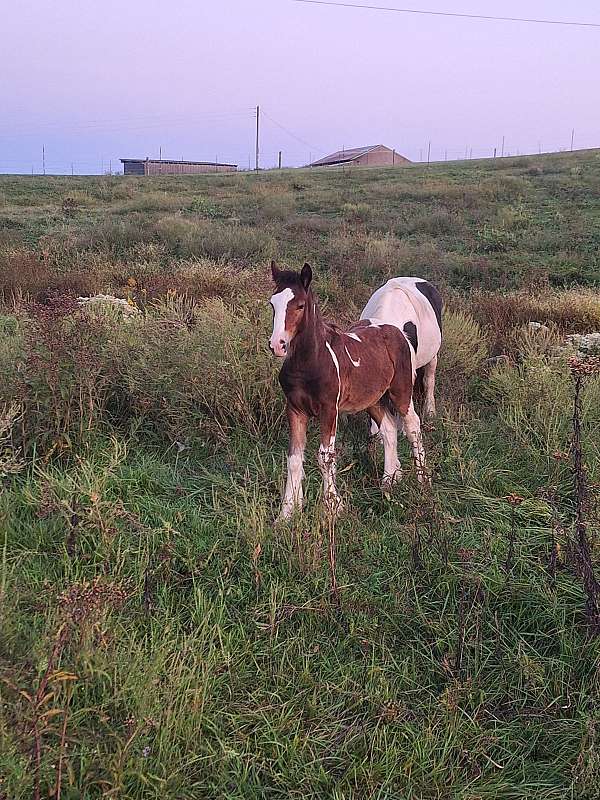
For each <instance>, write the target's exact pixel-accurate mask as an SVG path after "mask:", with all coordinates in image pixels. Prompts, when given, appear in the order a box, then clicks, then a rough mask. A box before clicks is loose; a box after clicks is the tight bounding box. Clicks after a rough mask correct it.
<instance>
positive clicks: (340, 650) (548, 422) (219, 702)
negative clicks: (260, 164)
mask: <svg viewBox="0 0 600 800" xmlns="http://www.w3.org/2000/svg"><path fill="white" fill-rule="evenodd" d="M599 245H600V154H599V153H597V152H593V151H592V152H585V153H584V152H582V153H575V154H561V155H554V156H545V157H535V158H534V157H530V158H519V159H501V160H500V159H499V160H496V161H485V162H483V161H481V162H468V163H467V162H457V163H449V164H443V165H442V164H438V165H433V166H431V167H424V166H412V167H409V168H406V169H403V170H389V169H387V170H386V169H376V170H363V171H360V170H353V171H346V172H341V171H339V172H326V171H320V172H316V171H314V172H311V171H305V170H297V171H282V172H270V173H261V174H258V175H254V174H240V175H215V176H189V177H173V178H144V179H139V178H129V177H128V178H122V177H109V176H107V177H100V178H53V177H46V178H39V177H38V178H33V177H32V178H29V177H11V176H0V298H1V304H0V550H1V553H2V556H1V559H0V561H1V566H0V609H1V617H0V625H1V628H0V695H1V703H0V798H7V800H8V798H10V800H20V799H21V798H31V797H32V796H33V797H61V798H63V800H65V799H68V800H71V799H74V798H85V799H86V800H88V798H96V797H98V798H100V797H114V798H117V797H118V798H127V799H128V800H129V799H130V798H131V800H134V799H135V800H142V798H143V799H144V800H146V798H156V800H158V799H159V798H160V800H164V799H166V798H169V799H170V800H175V799H177V800H181V799H182V798H184V799H185V800H187V799H188V798H189V799H190V800H191V799H192V798H193V799H194V800H196V798H239V799H240V800H241V799H242V798H244V799H245V798H279V797H280V798H290V797H302V798H329V797H331V798H336V800H343V798H381V799H383V798H390V799H391V798H394V799H395V798H398V799H400V798H401V799H402V800H404V799H405V798H406V799H407V800H408V799H409V798H410V799H412V800H421V799H423V800H425V799H429V798H432V799H433V798H439V800H442V799H443V800H449V799H450V798H456V800H458V799H459V798H460V800H467V798H468V799H469V800H476V799H477V800H478V799H479V798H487V799H489V800H498V799H499V798H511V800H512V799H513V798H536V800H537V798H544V799H546V798H548V799H552V800H559V798H560V800H563V798H568V797H570V798H589V799H591V798H598V797H600V791H599V789H598V787H599V786H600V755H599V750H598V747H599V744H598V737H599V736H600V731H599V730H598V697H599V690H600V673H599V671H598V663H599V661H598V659H599V657H600V637H598V636H596V635H595V633H596V631H595V626H594V618H593V613H592V611H593V609H592V607H591V606H592V604H593V603H592V601H593V597H592V594H593V593H591V591H590V586H591V585H592V583H591V582H590V579H589V569H592V570H593V569H595V570H596V574H598V573H599V572H600V564H599V561H600V558H599V553H598V536H599V533H600V531H599V527H600V523H599V517H598V485H599V484H600V447H599V442H600V376H599V375H598V374H597V373H595V372H594V366H593V365H594V362H593V359H591V358H589V357H588V356H587V354H586V352H585V351H586V347H588V345H589V340H585V339H584V340H582V339H579V340H572V339H568V338H567V337H569V336H571V335H573V334H576V335H577V334H579V335H585V334H588V333H590V332H593V331H600V293H599V292H598V286H599V285H600V269H599V256H598V253H599ZM271 258H277V259H278V260H280V261H281V262H284V263H288V264H290V265H292V266H294V265H296V266H297V265H300V264H301V263H302V262H303V261H304V260H309V261H311V263H312V264H313V267H314V270H315V275H316V277H315V291H316V292H317V294H318V296H319V298H320V300H321V302H322V306H323V308H324V311H325V313H326V314H327V315H329V316H331V317H333V318H335V319H337V320H340V321H344V320H347V319H351V318H355V317H357V316H358V314H359V313H360V308H361V306H362V304H363V303H364V302H365V300H366V299H367V297H368V296H369V295H370V294H371V292H372V291H373V290H374V289H375V288H376V287H377V286H378V285H380V283H381V282H382V281H383V280H385V279H386V278H387V277H389V276H391V275H396V274H414V275H420V276H423V277H426V278H428V279H430V280H432V281H435V282H436V283H437V284H438V285H439V287H440V288H441V290H442V292H443V294H444V297H445V300H446V305H447V311H446V315H445V344H444V349H443V352H442V356H441V364H440V371H439V374H440V379H439V389H438V402H439V407H440V414H439V417H438V418H437V419H436V420H435V422H434V423H432V424H428V425H427V426H426V430H425V446H426V450H427V454H428V458H429V462H430V465H431V468H432V470H433V488H432V490H431V491H423V490H421V489H420V487H419V486H418V484H417V483H416V480H415V478H414V475H413V472H412V468H411V466H410V459H409V454H408V449H407V447H406V444H405V442H404V441H402V442H401V446H400V451H401V460H402V462H403V464H404V465H405V466H406V470H405V478H404V481H403V483H402V484H401V485H400V486H399V487H398V488H397V490H395V491H394V493H393V494H392V495H388V496H384V495H382V493H381V490H380V489H379V483H378V481H379V476H380V474H381V461H382V457H381V453H378V452H377V451H376V450H375V449H374V448H373V447H370V446H369V444H368V442H367V436H366V422H365V420H364V419H362V418H360V417H356V418H349V419H347V420H344V421H343V423H342V426H341V430H340V436H339V452H338V458H339V472H340V487H341V489H342V490H343V493H344V496H345V501H346V504H347V508H348V511H347V513H346V515H345V516H344V517H343V518H342V519H341V520H340V521H339V522H338V523H337V525H336V526H335V531H334V533H335V538H336V542H337V580H338V583H339V586H340V592H339V596H338V597H335V596H333V595H332V594H331V591H330V572H329V563H328V557H327V554H328V544H329V538H330V536H331V535H332V533H333V531H332V528H331V525H330V524H329V523H328V521H327V520H326V519H325V518H324V516H323V515H322V512H321V506H320V502H319V490H320V481H319V477H318V471H317V469H316V460H315V440H314V437H313V438H312V439H311V441H310V444H309V449H308V461H307V487H308V499H307V505H306V510H305V512H304V514H303V515H302V517H299V518H298V519H296V520H295V521H294V522H293V523H292V524H291V525H290V526H287V527H281V528H275V527H274V526H273V519H274V517H275V514H276V512H277V506H278V502H279V496H280V491H281V486H282V482H283V474H284V462H285V457H284V453H285V447H286V438H287V436H286V430H285V425H284V422H283V415H282V412H283V403H282V397H281V392H280V390H279V387H278V385H277V379H276V375H277V365H276V364H274V363H273V361H272V359H271V358H270V355H269V353H268V350H267V347H266V343H267V339H268V335H269V334H270V321H271V319H270V318H271V314H270V311H269V308H268V304H267V300H268V296H269V294H270V285H269V280H268V272H269V271H268V264H269V261H270V259H271ZM98 293H109V294H111V295H115V296H117V297H119V298H123V299H127V300H128V301H129V305H128V308H127V309H125V310H122V309H120V308H118V307H115V306H111V305H98V306H95V307H91V308H89V309H86V308H83V307H81V306H80V305H78V304H77V297H78V296H80V295H94V294H98ZM531 321H534V322H537V323H541V324H542V325H543V327H542V328H539V327H535V326H530V325H529V324H528V323H529V322H531ZM586 341H587V342H588V345H586ZM578 348H579V351H578ZM588 349H589V347H588ZM573 356H575V357H576V358H577V359H578V360H577V361H576V362H575V367H573V364H572V363H571V366H570V365H569V361H568V359H569V357H573ZM577 365H579V366H577ZM586 365H587V366H586ZM577 370H580V371H582V370H584V371H585V370H587V371H589V372H590V373H593V374H590V375H589V376H587V377H585V378H582V379H581V381H582V383H583V386H582V389H581V416H582V419H583V424H582V432H581V437H582V453H583V461H584V464H585V475H584V476H583V478H581V475H582V474H583V473H582V472H581V471H580V479H581V480H583V482H584V483H583V488H582V484H581V483H580V485H579V494H578V492H577V491H576V489H575V486H576V484H575V476H574V472H573V461H574V459H573V453H574V449H573V447H572V445H573V442H574V440H575V445H576V444H577V431H574V427H573V423H572V416H573V408H574V397H575V386H576V383H577V381H578V374H579V373H578V372H577ZM575 450H576V448H575ZM586 487H587V491H586ZM578 513H579V514H580V515H581V517H582V518H583V521H584V522H585V523H586V525H585V526H584V529H585V537H584V538H585V542H584V544H585V543H589V545H590V553H589V556H588V554H587V550H586V549H585V547H582V542H581V536H580V537H579V538H578V535H577V529H576V525H575V523H576V519H577V515H578ZM581 530H582V529H581V526H580V531H579V532H580V533H581ZM586 567H587V568H588V573H587V574H588V580H587V582H586V579H585V575H586Z"/></svg>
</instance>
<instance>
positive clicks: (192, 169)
mask: <svg viewBox="0 0 600 800" xmlns="http://www.w3.org/2000/svg"><path fill="white" fill-rule="evenodd" d="M121 163H122V164H123V174H124V175H198V174H200V173H204V172H236V171H237V164H221V163H219V162H218V161H172V160H170V159H164V158H163V159H154V158H122V159H121Z"/></svg>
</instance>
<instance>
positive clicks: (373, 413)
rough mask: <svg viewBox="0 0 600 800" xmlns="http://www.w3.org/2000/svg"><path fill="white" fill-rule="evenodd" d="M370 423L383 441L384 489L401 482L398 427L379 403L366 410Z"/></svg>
mask: <svg viewBox="0 0 600 800" xmlns="http://www.w3.org/2000/svg"><path fill="white" fill-rule="evenodd" d="M367 411H368V413H369V415H370V417H371V419H372V421H373V423H374V424H376V425H377V426H378V430H379V432H380V435H381V439H382V441H383V478H382V480H381V485H382V487H383V488H384V489H387V488H389V487H390V486H392V484H394V483H396V482H397V481H399V480H401V478H402V467H401V466H400V461H399V460H398V426H397V424H396V420H395V419H394V417H393V416H392V415H391V414H390V412H389V411H388V410H387V409H386V408H384V406H383V405H382V404H381V403H377V404H376V405H374V406H371V407H370V408H368V409H367Z"/></svg>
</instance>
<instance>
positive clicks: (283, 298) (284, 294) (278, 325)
mask: <svg viewBox="0 0 600 800" xmlns="http://www.w3.org/2000/svg"><path fill="white" fill-rule="evenodd" d="M293 298H294V293H293V292H292V290H291V289H290V288H289V287H288V288H287V289H283V291H281V292H277V294H274V295H273V296H272V297H271V300H270V303H271V305H272V306H273V311H274V316H273V333H272V334H271V340H270V345H271V348H272V349H273V351H274V352H275V353H276V354H277V355H285V352H281V345H280V342H281V341H283V342H285V344H286V345H288V344H289V343H290V337H289V334H288V333H287V332H286V330H285V315H286V312H287V307H288V303H289V302H290V300H293Z"/></svg>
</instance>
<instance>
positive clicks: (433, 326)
mask: <svg viewBox="0 0 600 800" xmlns="http://www.w3.org/2000/svg"><path fill="white" fill-rule="evenodd" d="M420 283H426V281H424V280H423V278H391V279H390V280H389V281H388V282H387V283H385V284H384V285H383V286H381V287H380V288H379V289H377V291H376V292H374V293H373V294H372V295H371V297H370V299H369V301H368V302H367V304H366V306H365V307H364V309H363V311H362V314H361V315H360V318H361V319H362V320H365V321H369V322H371V323H373V322H374V321H377V322H378V323H379V324H380V325H381V324H388V325H395V327H396V328H400V330H402V329H403V327H404V325H406V323H407V322H412V323H413V324H414V326H415V327H416V329H417V333H418V337H419V348H418V351H417V354H416V359H415V367H416V368H417V369H418V368H419V367H424V366H425V365H426V364H429V362H430V361H431V360H432V359H433V358H434V356H436V355H437V353H438V350H439V349H440V344H441V341H442V335H441V332H440V326H439V325H438V321H437V317H436V315H435V311H434V309H433V307H432V305H431V303H430V302H429V300H428V299H427V297H425V295H424V294H423V293H422V292H421V291H419V289H418V288H417V286H418V284H420Z"/></svg>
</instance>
